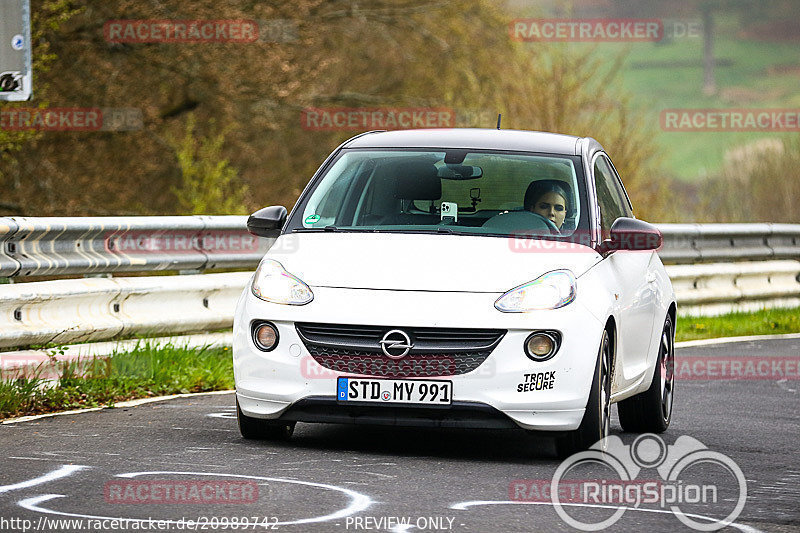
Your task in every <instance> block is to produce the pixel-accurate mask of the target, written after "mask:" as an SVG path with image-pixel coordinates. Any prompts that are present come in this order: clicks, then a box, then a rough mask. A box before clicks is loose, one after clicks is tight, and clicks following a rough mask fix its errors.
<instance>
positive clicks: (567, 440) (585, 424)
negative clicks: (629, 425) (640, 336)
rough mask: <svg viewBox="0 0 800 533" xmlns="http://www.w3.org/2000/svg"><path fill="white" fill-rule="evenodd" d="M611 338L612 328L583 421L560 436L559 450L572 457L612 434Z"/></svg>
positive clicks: (606, 336) (603, 343)
mask: <svg viewBox="0 0 800 533" xmlns="http://www.w3.org/2000/svg"><path fill="white" fill-rule="evenodd" d="M610 401H611V339H610V337H609V333H608V330H607V329H606V330H604V331H603V338H602V339H601V340H600V353H599V354H598V356H597V364H596V365H595V369H594V378H593V379H592V388H591V390H590V391H589V400H588V401H587V402H586V411H585V412H584V414H583V420H581V425H580V426H579V427H578V429H576V430H575V431H571V432H570V433H568V434H566V435H564V436H563V437H559V438H557V439H556V453H557V455H558V456H559V457H561V458H564V457H568V456H570V455H572V454H574V453H577V452H581V451H583V450H586V449H588V448H589V447H590V446H591V445H592V444H594V443H596V442H597V441H599V440H601V439H603V438H605V437H607V436H608V430H609V426H610V424H611V416H610V415H611V410H610V409H611V407H610V405H611V404H610Z"/></svg>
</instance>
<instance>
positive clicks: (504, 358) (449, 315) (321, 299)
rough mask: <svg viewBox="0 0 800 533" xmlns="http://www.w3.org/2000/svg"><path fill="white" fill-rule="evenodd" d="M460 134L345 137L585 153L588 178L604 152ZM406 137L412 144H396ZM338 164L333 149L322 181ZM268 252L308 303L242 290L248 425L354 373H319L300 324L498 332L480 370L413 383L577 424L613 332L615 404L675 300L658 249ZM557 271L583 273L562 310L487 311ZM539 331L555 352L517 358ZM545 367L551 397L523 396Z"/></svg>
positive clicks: (333, 234)
mask: <svg viewBox="0 0 800 533" xmlns="http://www.w3.org/2000/svg"><path fill="white" fill-rule="evenodd" d="M462 131H466V133H464V135H465V136H466V137H465V138H466V139H468V141H469V142H468V143H467V145H464V144H458V143H454V144H452V145H451V144H447V142H449V141H447V142H444V141H442V140H441V139H442V138H443V137H442V135H444V134H443V133H441V132H423V133H419V134H417V135H414V136H410V137H406V135H407V134H406V133H403V132H389V133H386V134H380V135H362V136H359V137H357V138H356V139H355V140H351V141H348V143H349V145H350V146H349V147H353V146H355V147H357V148H358V147H361V148H371V147H384V146H385V147H392V146H403V147H409V146H410V147H413V146H417V145H419V146H421V147H425V146H438V147H444V148H447V147H451V146H452V147H463V148H481V147H483V148H486V149H508V150H525V149H528V148H529V149H530V150H531V151H533V152H537V151H540V152H551V151H552V152H554V153H563V154H572V155H580V156H581V157H582V158H583V163H584V172H585V175H586V176H592V172H591V167H590V165H589V163H588V161H591V157H592V155H593V154H597V153H598V151H601V150H602V147H600V146H599V144H598V143H597V142H596V141H594V140H592V139H576V138H571V137H568V136H561V135H550V134H540V133H529V132H525V133H524V134H520V133H521V132H510V131H503V132H497V133H496V134H495V133H491V134H487V133H485V132H483V131H482V130H462ZM489 135H491V137H489ZM485 138H488V139H490V141H491V142H489V141H484V139H485ZM409 139H410V141H409V142H408V144H396V143H401V142H402V143H405V142H406V141H408V140H409ZM530 139H539V141H540V142H541V143H544V144H542V146H544V147H545V148H541V149H539V150H537V149H536V147H535V146H533V145H531V146H529V147H528V145H527V143H528V142H529V140H530ZM539 141H537V142H539ZM483 142H487V143H489V144H490V145H488V144H487V145H483V144H481V143H483ZM348 143H344V144H343V145H342V147H343V146H346V145H348ZM415 143H416V144H415ZM431 143H434V144H431ZM435 143H439V144H435ZM492 143H494V144H492ZM342 147H340V148H342ZM334 153H335V152H334ZM332 160H333V154H332V155H331V157H329V158H328V160H327V161H326V163H325V164H323V166H322V167H320V170H319V171H318V174H319V173H320V172H323V171H324V170H325V167H326V165H327V164H328V162H330V161H332ZM592 182H593V180H592V179H591V178H590V179H587V181H586V189H587V192H588V197H589V198H588V201H589V206H588V209H589V210H588V212H589V213H591V214H592V215H593V216H590V226H591V227H590V229H589V231H590V233H591V238H592V240H593V241H594V242H595V243H596V242H597V241H598V240H599V235H600V230H599V222H598V219H599V213H600V212H599V208H598V206H597V199H596V192H595V190H594V184H593V183H592ZM310 188H311V185H309V186H308V187H306V190H305V191H304V194H306V193H308V191H309V189H310ZM265 258H266V259H272V260H275V261H278V262H279V263H281V264H282V265H283V267H284V268H285V269H286V270H287V271H288V272H289V273H291V274H293V275H294V276H297V277H298V278H299V279H301V280H303V281H304V282H305V283H306V284H307V285H308V286H309V287H310V289H311V291H312V292H313V294H314V298H313V300H312V301H311V302H310V303H308V304H306V305H298V306H295V305H281V304H275V303H270V302H267V301H264V300H261V299H260V298H258V297H256V296H255V295H254V294H253V293H252V292H251V290H250V287H249V286H248V287H247V288H246V289H245V291H244V292H243V293H242V296H241V298H240V299H239V302H238V304H237V308H236V312H235V317H234V330H233V332H234V343H233V356H234V357H233V360H234V378H235V382H236V397H237V401H238V403H239V407H240V409H241V412H242V414H243V415H246V416H248V417H252V418H261V419H278V418H281V417H282V416H285V415H286V414H287V413H289V412H290V411H291V410H292V409H293V407H294V406H297V405H298V402H300V403H302V401H304V400H306V399H314V398H327V399H329V400H331V401H333V402H334V403H335V400H336V389H337V377H338V376H344V375H352V374H345V373H342V372H337V371H333V370H328V369H326V368H323V367H322V366H321V365H320V364H319V363H318V362H317V361H316V360H315V359H314V357H313V356H312V355H311V353H310V352H309V350H308V349H307V347H306V345H305V344H304V341H303V339H301V338H300V335H299V333H298V330H297V328H296V325H295V324H296V323H298V322H313V323H321V324H348V325H362V326H382V327H385V328H386V329H387V331H388V330H389V329H396V328H402V327H406V328H413V327H427V328H475V329H500V330H506V333H505V335H504V336H503V337H502V340H501V341H500V342H499V344H497V345H496V346H495V347H494V349H493V351H492V352H491V354H490V355H489V356H488V358H487V359H486V360H485V361H484V362H483V363H482V364H481V365H480V366H478V368H477V369H475V370H472V371H471V372H467V373H464V374H459V375H444V376H439V377H431V376H425V377H420V378H419V379H426V380H427V379H446V380H450V381H452V383H453V393H452V394H453V402H460V403H462V404H464V405H476V406H477V405H483V406H489V407H491V408H493V409H495V410H496V411H498V412H499V413H500V414H501V415H504V416H505V417H507V419H509V420H511V421H513V423H514V424H516V426H518V427H521V428H523V429H528V430H542V431H570V430H575V429H576V428H578V427H579V425H580V424H581V420H582V419H583V414H584V411H585V408H586V404H587V399H588V397H589V391H590V387H591V382H592V377H593V374H594V370H595V364H596V362H597V360H598V350H599V345H600V341H601V338H602V335H603V331H604V329H605V328H606V326H607V324H612V328H613V330H614V338H613V346H614V348H615V356H614V365H613V375H612V385H611V393H612V396H611V401H612V402H616V401H619V400H622V399H625V398H628V397H630V396H633V395H635V394H638V393H640V392H643V391H645V390H647V389H648V387H649V386H650V383H651V381H652V378H653V373H654V370H655V362H656V358H657V353H658V343H659V338H660V332H661V330H662V328H663V325H664V320H665V318H666V315H667V313H668V310H669V309H670V306H674V304H675V295H674V292H673V289H672V285H671V283H670V281H669V278H668V276H667V274H666V271H665V269H664V267H663V265H662V264H661V261H660V259H659V258H658V255H657V254H656V253H655V252H653V251H646V252H626V251H617V252H612V253H610V254H607V255H606V256H605V257H604V256H601V255H600V254H599V253H598V252H597V251H595V250H594V249H592V248H589V247H586V246H580V245H571V246H569V247H568V249H567V250H564V251H561V250H553V249H548V248H547V247H541V248H539V249H534V250H533V251H528V252H520V250H519V248H518V247H516V246H515V243H514V240H513V239H512V238H503V237H492V236H479V235H476V236H472V235H449V234H446V233H442V234H430V233H370V232H346V231H320V232H314V233H311V232H308V233H287V234H283V235H281V236H280V237H279V238H278V240H277V241H276V243H275V244H274V245H273V247H272V248H271V249H270V251H269V252H268V253H267V254H266V256H265ZM556 269H567V270H570V271H572V273H573V274H574V275H575V277H576V278H577V282H576V283H577V292H576V298H575V300H574V301H572V302H571V303H569V304H568V305H566V306H564V307H562V308H559V309H553V310H542V311H529V312H523V313H503V312H500V311H498V310H497V309H496V308H495V307H494V303H495V301H496V300H497V298H499V297H500V296H501V295H502V294H503V293H505V292H506V291H508V290H510V289H513V288H515V287H517V286H519V285H521V284H524V283H527V282H529V281H532V280H534V279H536V278H537V277H539V276H541V275H542V274H544V273H546V272H549V271H552V270H556ZM256 320H265V321H269V322H270V323H272V324H274V325H275V327H276V328H277V330H278V334H279V342H278V345H277V347H276V348H275V349H274V350H272V351H268V352H265V351H262V350H260V349H259V348H258V347H257V346H256V345H255V344H254V341H253V339H252V332H251V324H252V323H253V321H256ZM535 330H555V331H558V332H560V333H561V335H562V342H561V345H560V348H559V350H558V352H557V353H556V355H555V356H554V357H553V358H551V359H549V360H547V361H533V360H531V359H530V358H528V357H527V356H526V355H525V353H524V342H525V340H526V339H527V337H528V336H529V335H530V333H531V332H532V331H535ZM547 372H550V373H552V372H555V378H554V380H553V381H554V385H553V387H552V389H546V390H537V391H520V390H519V385H520V384H521V383H523V382H524V380H525V377H524V376H525V374H532V373H537V374H538V373H547ZM373 377H374V378H375V379H380V376H373ZM409 379H414V378H409ZM397 413H398V417H402V416H403V408H402V407H397ZM300 420H301V421H302V419H300Z"/></svg>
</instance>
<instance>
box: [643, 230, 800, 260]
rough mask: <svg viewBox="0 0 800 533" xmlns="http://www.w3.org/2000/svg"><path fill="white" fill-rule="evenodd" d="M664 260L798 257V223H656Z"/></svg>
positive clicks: (799, 247) (799, 252)
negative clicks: (661, 238) (659, 232)
mask: <svg viewBox="0 0 800 533" xmlns="http://www.w3.org/2000/svg"><path fill="white" fill-rule="evenodd" d="M657 226H658V229H660V230H661V233H662V234H663V235H664V247H663V249H662V250H661V251H660V252H659V256H660V257H661V260H662V261H664V262H665V263H708V262H727V261H764V260H770V259H800V224H657Z"/></svg>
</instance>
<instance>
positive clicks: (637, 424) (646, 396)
mask: <svg viewBox="0 0 800 533" xmlns="http://www.w3.org/2000/svg"><path fill="white" fill-rule="evenodd" d="M674 340H675V330H674V327H673V325H672V317H670V316H667V319H666V321H665V322H664V329H663V330H662V331H661V339H660V341H659V346H658V359H657V360H656V369H655V372H653V381H651V382H650V388H649V389H647V390H646V391H644V392H641V393H639V394H637V395H636V396H632V397H631V398H628V399H626V400H622V401H621V402H619V403H618V404H617V405H618V407H617V412H618V413H619V421H620V424H621V425H622V429H623V430H625V431H630V432H635V433H663V432H664V431H666V429H667V428H668V427H669V423H670V420H671V419H672V395H673V391H674V388H675V343H674Z"/></svg>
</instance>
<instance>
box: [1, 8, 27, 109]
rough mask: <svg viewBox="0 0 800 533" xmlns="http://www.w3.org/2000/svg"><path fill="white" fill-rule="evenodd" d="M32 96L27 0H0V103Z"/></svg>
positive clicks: (23, 99)
mask: <svg viewBox="0 0 800 533" xmlns="http://www.w3.org/2000/svg"><path fill="white" fill-rule="evenodd" d="M32 96H33V85H32V71H31V8H30V0H0V100H5V101H9V102H22V101H25V100H30V98H31V97H32Z"/></svg>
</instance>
